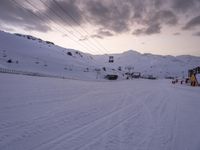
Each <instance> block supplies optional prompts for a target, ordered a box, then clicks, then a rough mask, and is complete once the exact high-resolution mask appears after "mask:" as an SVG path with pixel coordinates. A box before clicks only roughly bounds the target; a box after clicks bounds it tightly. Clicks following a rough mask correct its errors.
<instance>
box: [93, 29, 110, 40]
mask: <svg viewBox="0 0 200 150" xmlns="http://www.w3.org/2000/svg"><path fill="white" fill-rule="evenodd" d="M111 36H114V34H113V33H112V32H110V31H108V30H105V29H103V28H101V29H99V30H98V31H97V33H95V34H93V35H92V36H91V37H95V38H99V39H104V38H105V37H111Z"/></svg>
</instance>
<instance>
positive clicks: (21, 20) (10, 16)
mask: <svg viewBox="0 0 200 150" xmlns="http://www.w3.org/2000/svg"><path fill="white" fill-rule="evenodd" d="M37 16H40V14H38V12H34V11H33V10H31V9H30V8H25V7H24V4H23V2H21V1H16V2H15V1H9V0H1V5H0V22H3V24H5V25H9V26H15V27H16V26H17V27H21V28H23V29H24V30H38V31H41V32H47V31H49V30H51V28H50V27H49V26H48V20H45V19H44V18H39V17H37Z"/></svg>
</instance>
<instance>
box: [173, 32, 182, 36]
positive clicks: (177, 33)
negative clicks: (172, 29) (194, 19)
mask: <svg viewBox="0 0 200 150" xmlns="http://www.w3.org/2000/svg"><path fill="white" fill-rule="evenodd" d="M173 35H174V36H178V35H181V33H179V32H176V33H174V34H173Z"/></svg>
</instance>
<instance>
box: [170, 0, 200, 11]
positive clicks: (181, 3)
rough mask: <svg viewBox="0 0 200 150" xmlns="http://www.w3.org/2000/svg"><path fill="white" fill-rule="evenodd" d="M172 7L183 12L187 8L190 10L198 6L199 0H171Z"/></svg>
mask: <svg viewBox="0 0 200 150" xmlns="http://www.w3.org/2000/svg"><path fill="white" fill-rule="evenodd" d="M171 3H172V8H173V9H174V10H175V11H178V12H181V13H185V12H186V11H188V10H191V9H193V8H195V7H196V6H197V7H198V5H199V3H200V1H199V0H172V2H171Z"/></svg>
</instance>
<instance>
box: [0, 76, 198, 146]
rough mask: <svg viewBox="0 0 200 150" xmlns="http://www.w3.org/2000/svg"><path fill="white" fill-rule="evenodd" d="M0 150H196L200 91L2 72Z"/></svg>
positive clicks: (148, 82)
mask: <svg viewBox="0 0 200 150" xmlns="http://www.w3.org/2000/svg"><path fill="white" fill-rule="evenodd" d="M0 83H1V84H0V149H2V150H75V149H76V150H78V149H79V150H105V149H107V150H118V149H121V150H130V149H140V150H146V149H148V150H165V149H166V150H169V149H173V150H185V149H190V150H199V149H200V147H199V146H200V145H199V143H200V126H199V124H200V117H199V114H200V109H199V108H200V100H199V96H200V95H199V93H200V89H199V88H194V87H189V86H184V85H179V84H176V85H172V84H171V83H170V82H169V81H168V80H154V81H151V80H142V79H137V80H128V81H116V82H97V81H87V82H86V81H80V80H68V79H56V78H44V77H43V78H42V77H31V76H23V75H11V74H2V73H0Z"/></svg>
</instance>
